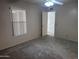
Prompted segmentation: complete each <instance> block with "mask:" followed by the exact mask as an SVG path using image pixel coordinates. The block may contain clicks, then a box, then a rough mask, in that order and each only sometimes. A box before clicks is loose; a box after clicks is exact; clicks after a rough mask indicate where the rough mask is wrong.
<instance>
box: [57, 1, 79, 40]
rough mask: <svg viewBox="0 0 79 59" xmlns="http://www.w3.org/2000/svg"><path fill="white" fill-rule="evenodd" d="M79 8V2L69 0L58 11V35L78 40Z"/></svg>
mask: <svg viewBox="0 0 79 59" xmlns="http://www.w3.org/2000/svg"><path fill="white" fill-rule="evenodd" d="M77 8H78V7H77V2H69V3H66V4H64V6H62V7H61V8H60V9H59V10H57V11H56V29H55V31H56V32H55V35H56V37H58V38H64V39H68V40H72V41H77V40H78V38H77V32H78V15H77V14H78V9H77Z"/></svg>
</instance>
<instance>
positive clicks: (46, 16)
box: [42, 11, 56, 36]
mask: <svg viewBox="0 0 79 59" xmlns="http://www.w3.org/2000/svg"><path fill="white" fill-rule="evenodd" d="M55 13H56V12H55V11H52V12H43V13H42V36H45V35H50V36H54V33H55Z"/></svg>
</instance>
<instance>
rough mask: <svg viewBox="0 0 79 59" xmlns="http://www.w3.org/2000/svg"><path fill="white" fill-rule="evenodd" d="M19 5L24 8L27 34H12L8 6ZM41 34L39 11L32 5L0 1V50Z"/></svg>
mask: <svg viewBox="0 0 79 59" xmlns="http://www.w3.org/2000/svg"><path fill="white" fill-rule="evenodd" d="M10 6H14V7H19V8H22V9H25V10H26V13H27V14H26V15H27V17H26V18H27V34H24V35H22V36H18V37H14V36H12V24H11V16H10V12H9V11H10V10H9V7H10ZM40 36H41V11H40V9H39V8H38V7H37V6H35V5H33V4H28V3H25V2H19V3H15V4H12V5H9V4H7V3H6V2H5V3H4V2H3V3H2V2H0V50H1V49H5V48H8V47H11V46H15V45H17V44H20V43H22V42H26V41H28V40H31V39H35V38H38V37H40Z"/></svg>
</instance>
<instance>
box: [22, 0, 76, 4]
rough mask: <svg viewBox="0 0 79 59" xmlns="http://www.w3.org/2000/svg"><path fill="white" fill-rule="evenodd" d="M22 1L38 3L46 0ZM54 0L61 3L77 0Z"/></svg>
mask: <svg viewBox="0 0 79 59" xmlns="http://www.w3.org/2000/svg"><path fill="white" fill-rule="evenodd" d="M23 1H26V2H30V3H36V4H38V3H43V2H46V1H47V0H23ZM49 1H50V0H49ZM56 1H59V2H63V3H67V2H70V1H77V0H56Z"/></svg>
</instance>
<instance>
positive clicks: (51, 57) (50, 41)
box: [0, 36, 78, 59]
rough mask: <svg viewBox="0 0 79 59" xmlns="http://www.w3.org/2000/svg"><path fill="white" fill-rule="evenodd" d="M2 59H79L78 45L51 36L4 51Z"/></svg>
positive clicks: (0, 53)
mask: <svg viewBox="0 0 79 59" xmlns="http://www.w3.org/2000/svg"><path fill="white" fill-rule="evenodd" d="M0 55H7V56H8V57H0V59H78V56H77V55H78V43H77V42H73V41H69V40H64V39H58V38H54V37H51V36H44V37H42V38H38V39H34V40H31V41H29V42H25V43H23V44H20V45H17V46H15V47H12V48H9V49H6V50H3V51H1V52H0Z"/></svg>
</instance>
